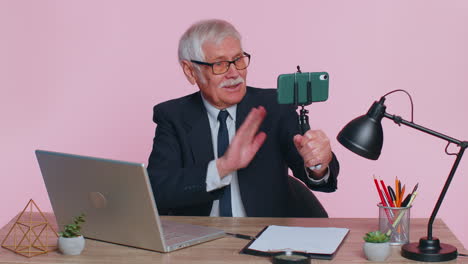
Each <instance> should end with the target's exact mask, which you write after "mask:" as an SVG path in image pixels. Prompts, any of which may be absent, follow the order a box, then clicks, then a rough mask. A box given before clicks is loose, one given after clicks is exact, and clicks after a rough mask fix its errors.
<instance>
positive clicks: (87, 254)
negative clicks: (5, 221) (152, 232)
mask: <svg viewBox="0 0 468 264" xmlns="http://www.w3.org/2000/svg"><path fill="white" fill-rule="evenodd" d="M163 218H164V219H170V220H175V221H180V222H185V223H191V224H198V225H206V226H212V227H217V228H220V229H224V230H225V231H227V232H232V233H241V234H248V235H256V234H257V233H258V232H259V231H260V230H261V229H262V228H263V227H265V226H266V225H272V224H274V225H286V226H311V227H346V228H349V229H350V233H349V234H348V236H347V238H346V239H345V241H344V243H343V244H342V245H341V247H340V249H339V250H338V253H337V254H336V256H335V258H334V259H333V260H331V261H330V260H314V259H313V260H312V263H363V262H366V261H367V260H366V259H365V257H364V255H363V252H362V245H363V243H364V242H363V240H362V237H363V235H364V234H365V233H366V232H368V231H371V230H376V229H377V228H378V227H377V223H378V220H377V219H371V218H330V219H314V218H218V217H176V216H171V217H166V216H165V217H163ZM426 227H427V219H411V230H410V240H411V241H412V242H414V241H417V240H419V238H420V237H422V236H424V235H426ZM433 228H434V232H433V233H434V235H435V236H437V237H439V238H440V239H441V241H442V242H443V243H448V244H452V245H454V246H456V247H457V248H458V250H459V251H461V252H466V250H464V248H463V246H462V244H461V243H460V241H458V239H457V238H456V237H455V235H454V234H453V233H452V232H451V231H450V230H449V229H448V228H447V226H446V225H445V223H444V222H443V221H442V220H440V219H437V220H436V221H435V223H434V226H433ZM8 230H9V227H8V225H7V226H5V227H3V228H2V229H1V230H0V242H1V241H2V240H3V237H5V235H6V233H7V232H8ZM116 232H118V230H116ZM247 243H248V241H247V240H244V239H239V238H234V237H225V238H221V239H217V240H213V241H210V242H206V243H204V244H199V245H196V246H192V247H189V248H185V249H182V250H178V251H174V252H171V253H165V254H162V253H158V252H152V251H146V250H141V249H135V248H130V247H125V246H119V245H114V244H110V243H104V242H98V241H94V240H86V248H85V250H84V251H83V253H82V254H81V255H79V256H64V255H61V254H59V253H57V252H52V253H49V254H47V255H40V256H36V257H33V258H26V257H23V256H20V255H16V254H15V253H13V252H11V251H9V250H6V249H3V248H1V250H0V263H130V264H132V263H135V264H136V263H139V264H140V263H194V264H202V263H203V264H210V263H213V264H214V263H216V264H218V263H239V264H240V263H243V264H244V263H271V262H270V260H269V259H268V258H265V257H257V256H251V255H243V254H239V253H238V252H239V250H240V249H242V248H243V247H244V246H245V245H246V244H247ZM392 250H393V252H392V255H391V256H390V257H389V259H388V260H387V261H388V262H391V263H416V262H415V261H411V260H407V259H405V258H403V257H401V256H400V254H399V251H400V249H399V247H393V249H392ZM463 262H468V259H467V258H463V257H461V258H459V259H457V260H455V261H451V262H445V263H463Z"/></svg>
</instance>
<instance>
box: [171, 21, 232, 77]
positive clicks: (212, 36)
mask: <svg viewBox="0 0 468 264" xmlns="http://www.w3.org/2000/svg"><path fill="white" fill-rule="evenodd" d="M226 37H233V38H235V39H238V40H239V41H241V36H240V34H239V32H238V31H237V30H236V28H235V27H234V26H233V25H231V24H230V23H229V22H227V21H224V20H220V19H210V20H202V21H199V22H197V23H195V24H193V25H192V26H191V27H190V28H189V29H187V31H185V33H184V34H183V35H182V37H181V38H180V41H179V62H182V61H183V60H188V61H190V60H198V61H204V60H205V54H204V52H203V49H202V47H203V44H205V42H206V41H213V42H214V43H216V44H219V43H220V42H221V41H223V40H224V39H225V38H226ZM196 66H198V65H196ZM196 68H197V69H198V67H196Z"/></svg>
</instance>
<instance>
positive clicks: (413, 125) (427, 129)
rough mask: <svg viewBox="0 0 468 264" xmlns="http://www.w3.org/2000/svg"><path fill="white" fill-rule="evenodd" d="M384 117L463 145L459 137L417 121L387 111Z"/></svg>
mask: <svg viewBox="0 0 468 264" xmlns="http://www.w3.org/2000/svg"><path fill="white" fill-rule="evenodd" d="M384 117H386V118H389V119H391V120H393V121H394V122H395V123H397V124H398V125H400V124H403V125H406V126H409V127H412V128H414V129H417V130H419V131H422V132H424V133H427V134H429V135H432V136H435V137H438V138H441V139H445V140H447V141H449V142H451V143H454V144H457V145H458V146H461V145H462V141H461V140H458V139H455V138H452V137H449V136H447V135H444V134H442V133H439V132H437V131H434V130H431V129H429V128H426V127H423V126H420V125H418V124H415V123H413V122H409V121H406V120H404V119H403V118H401V117H400V116H396V115H391V114H388V113H387V112H385V113H384Z"/></svg>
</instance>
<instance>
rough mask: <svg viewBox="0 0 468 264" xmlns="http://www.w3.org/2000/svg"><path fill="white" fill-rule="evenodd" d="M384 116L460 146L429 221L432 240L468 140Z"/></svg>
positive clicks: (397, 117)
mask: <svg viewBox="0 0 468 264" xmlns="http://www.w3.org/2000/svg"><path fill="white" fill-rule="evenodd" d="M384 116H385V117H386V118H389V119H391V120H393V121H394V122H395V123H397V124H398V125H400V124H403V125H406V126H409V127H412V128H414V129H417V130H419V131H422V132H424V133H427V134H429V135H432V136H435V137H438V138H441V139H444V140H447V141H448V142H451V143H454V144H457V145H458V146H459V147H460V151H459V152H458V153H457V158H456V159H455V162H454V163H453V166H452V169H451V170H450V173H449V176H448V177H447V180H446V181H445V184H444V187H443V188H442V191H441V193H440V195H439V198H438V199H437V203H436V205H435V207H434V209H433V210H432V214H431V218H430V219H429V223H428V225H427V239H428V240H432V239H433V238H432V225H433V223H434V220H435V217H436V215H437V213H438V212H439V208H440V205H441V204H442V201H443V200H444V197H445V194H446V193H447V190H448V188H449V185H450V183H451V182H452V178H453V176H454V175H455V171H456V170H457V168H458V164H459V163H460V161H461V158H462V156H463V153H464V152H465V149H466V148H467V147H468V142H467V141H460V140H458V139H455V138H452V137H449V136H447V135H444V134H442V133H439V132H437V131H434V130H431V129H428V128H425V127H423V126H420V125H417V124H415V123H413V122H409V121H406V120H404V119H403V118H401V117H399V116H395V115H390V114H388V113H384Z"/></svg>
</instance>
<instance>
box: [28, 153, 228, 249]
mask: <svg viewBox="0 0 468 264" xmlns="http://www.w3.org/2000/svg"><path fill="white" fill-rule="evenodd" d="M36 157H37V160H38V162H39V167H40V168H41V172H42V177H43V178H44V182H45V185H46V188H47V192H48V193H49V199H50V202H51V204H52V208H53V210H54V214H55V217H56V218H57V223H58V225H59V228H62V227H63V225H65V224H69V223H71V222H72V218H73V217H74V216H78V215H80V214H81V213H85V214H86V222H85V223H84V225H83V228H82V233H83V235H84V236H85V237H86V238H91V239H96V240H101V241H106V242H111V243H116V244H121V245H126V246H132V247H137V248H142V249H148V250H154V251H159V252H170V251H173V250H176V249H180V248H183V247H187V246H191V245H194V244H198V243H202V242H205V241H209V240H212V239H216V238H220V237H223V236H224V234H225V233H224V231H223V230H219V229H215V228H210V227H204V226H197V225H189V224H182V223H176V222H172V221H166V220H161V219H160V218H159V214H158V210H157V208H156V204H155V201H154V197H153V191H152V188H151V184H150V181H149V178H148V174H147V171H146V168H145V166H144V164H141V163H131V162H124V161H116V160H109V159H101V158H93V157H85V156H78V155H71V154H65V153H58V152H51V151H44V150H36Z"/></svg>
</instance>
